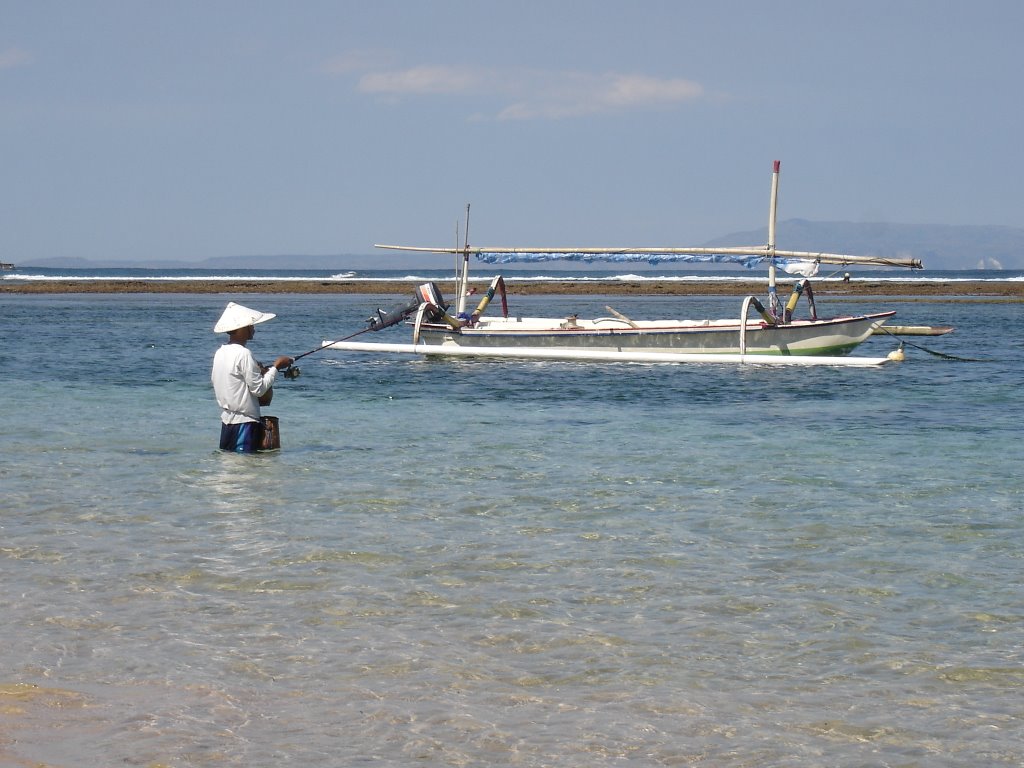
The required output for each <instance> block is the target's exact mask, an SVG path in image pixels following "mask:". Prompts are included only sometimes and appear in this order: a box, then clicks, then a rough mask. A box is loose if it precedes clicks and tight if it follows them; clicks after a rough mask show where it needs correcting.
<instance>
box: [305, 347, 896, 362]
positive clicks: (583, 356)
mask: <svg viewBox="0 0 1024 768" xmlns="http://www.w3.org/2000/svg"><path fill="white" fill-rule="evenodd" d="M323 349H333V350H338V351H341V352H366V353H372V354H382V353H387V354H406V355H420V356H424V357H489V358H497V359H512V360H581V361H589V362H617V363H703V364H705V365H707V364H714V363H719V364H722V363H724V364H730V365H735V364H747V365H798V366H799V365H803V366H807V365H831V366H846V367H861V368H864V367H878V366H881V365H884V364H886V363H888V362H890V359H889V358H886V357H820V356H814V355H756V354H755V355H740V354H710V353H686V352H645V351H639V350H623V351H615V350H608V349H590V350H587V349H568V348H558V347H548V348H544V347H460V346H456V345H454V344H441V345H438V344H423V343H419V344H384V343H382V344H377V343H374V342H367V341H325V342H324V343H323Z"/></svg>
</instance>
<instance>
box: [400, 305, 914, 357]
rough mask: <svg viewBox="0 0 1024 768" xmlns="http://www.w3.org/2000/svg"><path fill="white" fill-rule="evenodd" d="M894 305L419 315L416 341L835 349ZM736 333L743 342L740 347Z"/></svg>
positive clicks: (624, 348) (824, 352) (855, 340)
mask: <svg viewBox="0 0 1024 768" xmlns="http://www.w3.org/2000/svg"><path fill="white" fill-rule="evenodd" d="M894 314H895V312H882V313H877V314H871V315H858V316H850V317H839V318H831V319H827V320H795V321H793V322H792V323H789V324H786V325H779V326H773V325H768V324H767V323H763V322H747V324H746V328H745V330H744V333H743V334H741V332H740V331H741V327H740V322H739V321H738V320H708V321H699V322H691V321H674V322H672V321H641V322H633V321H629V320H622V319H619V318H597V319H596V320H589V321H577V320H575V319H574V318H566V319H550V318H495V319H486V320H485V319H481V320H480V321H479V322H478V323H477V324H476V325H475V326H473V327H465V328H460V329H458V330H456V329H453V328H451V327H449V326H448V325H443V324H436V323H423V324H422V325H421V326H420V327H419V330H418V339H417V341H418V343H421V344H426V345H431V346H458V347H466V348H475V349H482V348H488V347H498V348H502V349H514V348H517V347H523V348H529V349H573V350H583V351H599V350H606V351H613V352H663V353H687V354H711V355H721V354H740V353H741V352H742V353H745V354H748V355H812V356H829V355H843V354H846V353H847V352H849V351H850V350H852V349H854V348H855V347H856V346H857V345H858V344H860V343H861V342H863V341H865V340H866V339H867V338H869V337H870V336H871V335H872V333H873V332H874V331H875V329H876V328H878V327H879V326H881V325H882V323H884V322H885V321H886V320H887V319H889V318H890V317H892V316H893V315H894ZM741 335H742V336H744V337H745V338H744V339H743V342H745V349H744V350H741Z"/></svg>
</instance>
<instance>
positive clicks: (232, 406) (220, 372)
mask: <svg viewBox="0 0 1024 768" xmlns="http://www.w3.org/2000/svg"><path fill="white" fill-rule="evenodd" d="M275 317H277V315H275V314H273V313H270V312H257V311H256V310H255V309H249V308H248V307H243V306H242V305H241V304H235V303H234V302H233V301H232V302H229V303H228V306H227V308H226V309H225V310H224V314H222V315H221V316H220V320H218V321H217V325H215V326H214V327H213V332H214V333H226V334H227V335H228V341H227V343H226V344H224V345H223V346H222V347H221V348H220V349H218V350H217V354H215V355H214V357H213V372H212V373H211V375H210V378H211V379H212V381H213V390H214V392H215V393H216V395H217V402H218V403H219V404H220V407H221V414H220V420H221V428H220V447H221V449H222V450H225V451H238V452H241V453H253V452H255V451H257V450H259V448H260V443H261V441H262V436H263V435H262V433H263V425H262V422H261V421H260V406H261V405H269V403H270V398H271V397H273V392H272V391H271V387H273V386H274V381H275V380H276V379H277V372H278V370H279V369H281V368H287V367H288V366H289V365H291V364H292V362H294V361H293V360H292V358H290V357H286V356H281V357H279V358H277V360H275V361H274V364H273V365H272V366H271V367H270V368H267V369H266V370H262V369H261V367H260V364H259V363H257V362H256V359H255V358H254V357H253V356H252V352H250V351H249V350H248V349H246V347H245V345H246V344H247V343H248V342H249V341H251V340H252V337H253V336H255V335H256V325H258V324H259V323H265V322H266V321H267V320H273V319H274V318H275Z"/></svg>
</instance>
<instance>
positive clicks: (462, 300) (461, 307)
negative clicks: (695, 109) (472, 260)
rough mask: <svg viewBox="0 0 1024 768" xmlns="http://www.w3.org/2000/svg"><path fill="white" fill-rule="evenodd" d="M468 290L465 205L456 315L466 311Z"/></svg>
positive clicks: (467, 222)
mask: <svg viewBox="0 0 1024 768" xmlns="http://www.w3.org/2000/svg"><path fill="white" fill-rule="evenodd" d="M468 289H469V203H466V239H465V240H464V241H463V244H462V281H461V284H460V285H459V300H458V302H457V304H456V307H457V312H458V314H460V315H461V314H463V313H464V312H465V311H466V291H467V290H468Z"/></svg>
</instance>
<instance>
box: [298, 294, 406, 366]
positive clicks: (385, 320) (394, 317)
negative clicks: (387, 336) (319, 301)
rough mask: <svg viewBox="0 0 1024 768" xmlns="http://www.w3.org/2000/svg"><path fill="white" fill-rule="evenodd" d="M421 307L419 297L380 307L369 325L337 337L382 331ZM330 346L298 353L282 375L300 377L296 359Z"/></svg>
mask: <svg viewBox="0 0 1024 768" xmlns="http://www.w3.org/2000/svg"><path fill="white" fill-rule="evenodd" d="M419 307H420V300H419V298H418V297H417V298H416V299H415V300H414V301H413V302H412V303H411V304H399V305H398V306H397V307H392V308H391V309H389V310H388V311H387V312H385V311H383V310H382V309H379V308H378V309H377V311H376V313H375V314H374V315H371V316H370V317H368V318H367V319H366V322H367V326H366V327H365V328H362V329H361V330H358V331H356V332H355V333H350V334H349V335H348V336H345V337H344V338H342V339H336V341H348V340H349V339H353V338H355V337H356V336H359V335H360V334H363V333H366V332H367V331H380V330H382V329H384V328H390V327H391V326H392V325H397V324H398V323H400V322H402V321H403V320H405V319H406V318H408V317H409V315H411V314H412V313H413V312H415V311H416V310H417V309H419ZM329 346H330V344H321V345H320V346H319V347H316V348H314V349H311V350H309V351H308V352H303V353H302V354H301V355H296V356H295V357H293V358H292V364H291V365H289V366H288V367H287V368H285V369H284V370H283V371H282V372H281V373H282V375H284V377H285V378H286V379H297V378H299V376H300V375H301V374H302V371H301V370H300V369H299V367H298V366H297V365H295V361H296V360H301V359H302V358H304V357H308V356H309V355H312V354H313V353H314V352H319V351H321V350H323V349H327V348H328V347H329Z"/></svg>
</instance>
